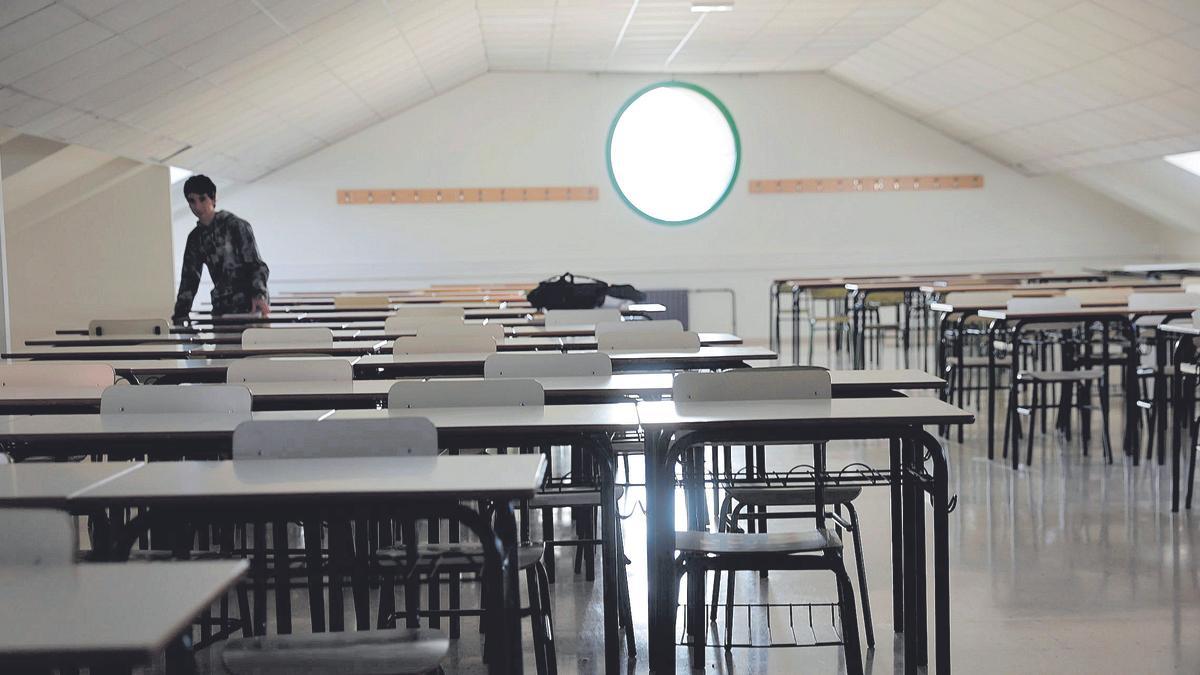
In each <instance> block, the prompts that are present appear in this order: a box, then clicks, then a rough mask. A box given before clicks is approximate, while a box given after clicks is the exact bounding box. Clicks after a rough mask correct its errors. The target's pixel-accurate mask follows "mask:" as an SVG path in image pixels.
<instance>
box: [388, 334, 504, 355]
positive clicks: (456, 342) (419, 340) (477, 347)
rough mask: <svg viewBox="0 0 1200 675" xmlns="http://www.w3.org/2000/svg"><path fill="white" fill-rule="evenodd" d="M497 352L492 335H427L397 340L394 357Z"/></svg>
mask: <svg viewBox="0 0 1200 675" xmlns="http://www.w3.org/2000/svg"><path fill="white" fill-rule="evenodd" d="M494 351H496V339H495V338H493V337H492V336H490V335H432V336H431V335H426V336H422V337H402V338H396V341H395V342H393V343H392V355H393V356H404V355H406V354H490V353H491V352H494Z"/></svg>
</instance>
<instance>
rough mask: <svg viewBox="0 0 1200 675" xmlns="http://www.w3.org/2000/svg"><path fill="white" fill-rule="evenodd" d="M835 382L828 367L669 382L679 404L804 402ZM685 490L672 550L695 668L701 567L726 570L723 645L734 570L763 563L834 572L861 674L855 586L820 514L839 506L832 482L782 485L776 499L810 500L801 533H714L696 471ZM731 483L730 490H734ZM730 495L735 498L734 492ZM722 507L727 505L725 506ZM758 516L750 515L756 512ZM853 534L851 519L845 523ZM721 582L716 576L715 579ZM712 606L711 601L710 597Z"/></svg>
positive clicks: (853, 665)
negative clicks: (810, 522)
mask: <svg viewBox="0 0 1200 675" xmlns="http://www.w3.org/2000/svg"><path fill="white" fill-rule="evenodd" d="M831 391H832V387H831V384H830V379H829V372H828V371H826V370H824V369H820V368H803V369H798V368H763V369H759V368H754V369H749V370H743V371H730V372H723V373H680V374H679V375H677V376H676V377H675V383H674V386H673V387H672V397H673V398H674V400H675V401H676V402H677V405H678V404H679V402H685V401H757V400H808V399H828V398H830V396H831ZM814 446H815V450H814V454H815V453H821V452H824V443H815V444H814ZM684 473H685V479H684V480H685V484H686V489H685V495H686V498H687V502H688V509H687V510H688V513H689V529H688V530H687V531H685V532H677V533H676V535H675V548H676V549H677V550H678V551H679V556H678V558H677V569H678V571H679V573H680V574H681V575H685V576H686V577H687V584H688V586H687V588H688V592H687V598H688V599H687V619H686V623H687V632H688V638H689V647H690V650H689V651H690V653H691V658H692V666H693V667H699V666H700V665H701V664H702V663H703V660H702V659H703V650H704V643H705V633H706V632H707V624H706V622H705V617H704V600H703V597H704V581H705V573H706V572H707V571H710V570H711V571H713V572H714V573H717V572H718V571H720V570H725V571H728V572H730V573H731V574H730V576H729V580H728V584H727V591H726V612H725V617H726V642H725V647H726V649H727V650H728V649H730V643H731V642H732V639H733V583H732V582H733V575H732V572H734V571H737V570H746V571H750V570H767V569H823V570H827V571H830V572H832V573H833V574H834V577H835V579H836V581H837V588H838V605H839V609H840V612H841V617H842V634H843V638H842V639H843V641H844V645H845V649H846V660H847V662H848V667H849V671H850V672H852V673H861V672H862V655H861V649H860V647H859V641H858V620H857V618H856V613H855V606H854V589H853V587H852V586H851V584H850V578H849V576H848V575H847V574H846V570H845V566H844V564H843V561H842V543H841V539H840V538H839V537H838V535H837V534H835V533H833V532H829V531H827V530H826V529H825V519H826V518H827V517H830V515H828V514H826V513H825V508H824V507H825V505H826V504H839V502H833V501H831V500H832V499H833V497H834V495H833V491H834V490H835V489H836V488H829V489H826V488H824V487H823V485H822V484H821V482H817V483H815V484H814V486H813V487H786V488H776V489H778V490H780V492H779V493H777V494H778V495H779V496H778V497H776V498H775V499H781V500H783V503H786V504H789V505H811V506H813V507H814V508H813V511H812V512H811V513H803V512H802V513H799V514H788V515H793V516H795V515H801V516H805V517H811V518H813V519H814V521H815V525H816V527H815V528H814V529H813V530H809V531H804V532H787V533H775V532H773V533H771V534H767V533H745V532H740V531H729V530H732V529H733V528H734V527H735V526H736V523H734V522H730V523H727V524H728V525H729V526H730V527H729V528H728V529H726V528H725V527H723V525H725V524H726V523H721V522H718V530H719V531H718V532H707V531H703V530H702V527H703V526H702V524H701V523H700V516H698V514H700V513H702V512H703V511H704V509H702V508H701V507H699V506H698V505H697V503H696V502H699V501H702V500H703V484H702V483H701V482H700V481H699V480H698V476H696V472H695V471H685V472H684ZM744 487H745V489H744V490H742V491H741V492H739V493H737V494H738V495H740V496H741V498H744V499H747V500H756V499H759V492H758V491H761V490H762V488H764V487H768V486H764V485H755V484H750V485H746V486H744ZM737 489H738V487H737V486H731V487H730V488H729V490H731V491H733V490H737ZM730 494H731V496H730V497H727V499H738V496H734V495H733V493H732V492H731V493H730ZM855 497H857V494H856V493H855V494H850V493H849V492H847V493H846V494H845V495H844V496H843V497H841V498H842V499H844V501H843V502H840V503H841V504H844V505H847V506H849V505H850V502H851V501H853V499H854V498H855ZM761 501H762V503H764V504H766V503H770V504H772V505H776V504H778V503H779V502H777V501H774V500H772V501H766V500H761ZM723 510H724V509H723ZM757 517H758V516H755V518H757ZM848 524H849V525H850V526H851V527H852V528H853V532H854V533H855V535H856V537H857V522H856V519H855V520H854V521H853V522H851V523H848ZM856 553H857V554H858V557H859V561H860V567H859V574H860V577H859V585H860V586H861V587H862V588H863V597H864V605H863V607H864V612H868V611H869V601H866V583H865V581H866V579H865V573H864V569H863V568H862V567H861V563H862V554H861V548H860V547H859V549H858V550H856ZM714 582H716V583H718V584H719V577H716V578H714ZM713 604H714V606H715V605H716V602H715V601H714V603H713Z"/></svg>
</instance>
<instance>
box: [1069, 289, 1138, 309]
mask: <svg viewBox="0 0 1200 675" xmlns="http://www.w3.org/2000/svg"><path fill="white" fill-rule="evenodd" d="M1131 293H1133V289H1132V288H1129V287H1111V286H1103V287H1100V288H1086V287H1085V288H1068V289H1067V290H1066V291H1064V295H1066V296H1067V297H1068V298H1075V299H1076V300H1078V301H1079V302H1080V304H1083V305H1093V306H1099V305H1123V304H1125V303H1126V302H1128V300H1129V295H1130V294H1131Z"/></svg>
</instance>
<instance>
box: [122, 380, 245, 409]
mask: <svg viewBox="0 0 1200 675" xmlns="http://www.w3.org/2000/svg"><path fill="white" fill-rule="evenodd" d="M249 412H250V390H249V389H247V388H245V387H243V386H240V385H235V384H195V385H184V384H145V385H137V386H133V387H129V386H121V385H113V386H111V387H109V388H108V389H105V390H104V392H103V393H101V394H100V414H101V415H111V414H121V413H218V414H221V413H249Z"/></svg>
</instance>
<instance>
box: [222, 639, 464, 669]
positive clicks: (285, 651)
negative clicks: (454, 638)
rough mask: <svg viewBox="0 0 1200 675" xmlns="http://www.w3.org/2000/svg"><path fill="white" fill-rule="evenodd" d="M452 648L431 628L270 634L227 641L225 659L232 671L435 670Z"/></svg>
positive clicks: (446, 640) (223, 661) (223, 659)
mask: <svg viewBox="0 0 1200 675" xmlns="http://www.w3.org/2000/svg"><path fill="white" fill-rule="evenodd" d="M449 650H450V640H449V639H448V638H447V637H446V635H445V634H444V633H442V632H441V631H437V630H429V629H411V628H409V629H400V630H391V629H389V630H369V631H349V632H340V633H308V634H294V635H266V636H262V637H253V638H236V639H231V640H228V641H226V642H225V647H224V649H223V650H222V652H221V663H222V664H223V665H224V666H225V669H226V670H227V671H228V672H229V673H231V674H232V675H292V674H293V673H305V674H306V675H324V674H325V673H329V674H330V675H410V674H411V675H416V674H417V673H428V672H431V671H435V670H437V668H438V666H439V665H440V664H441V662H442V659H444V658H445V657H446V653H447V652H448V651H449Z"/></svg>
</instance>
